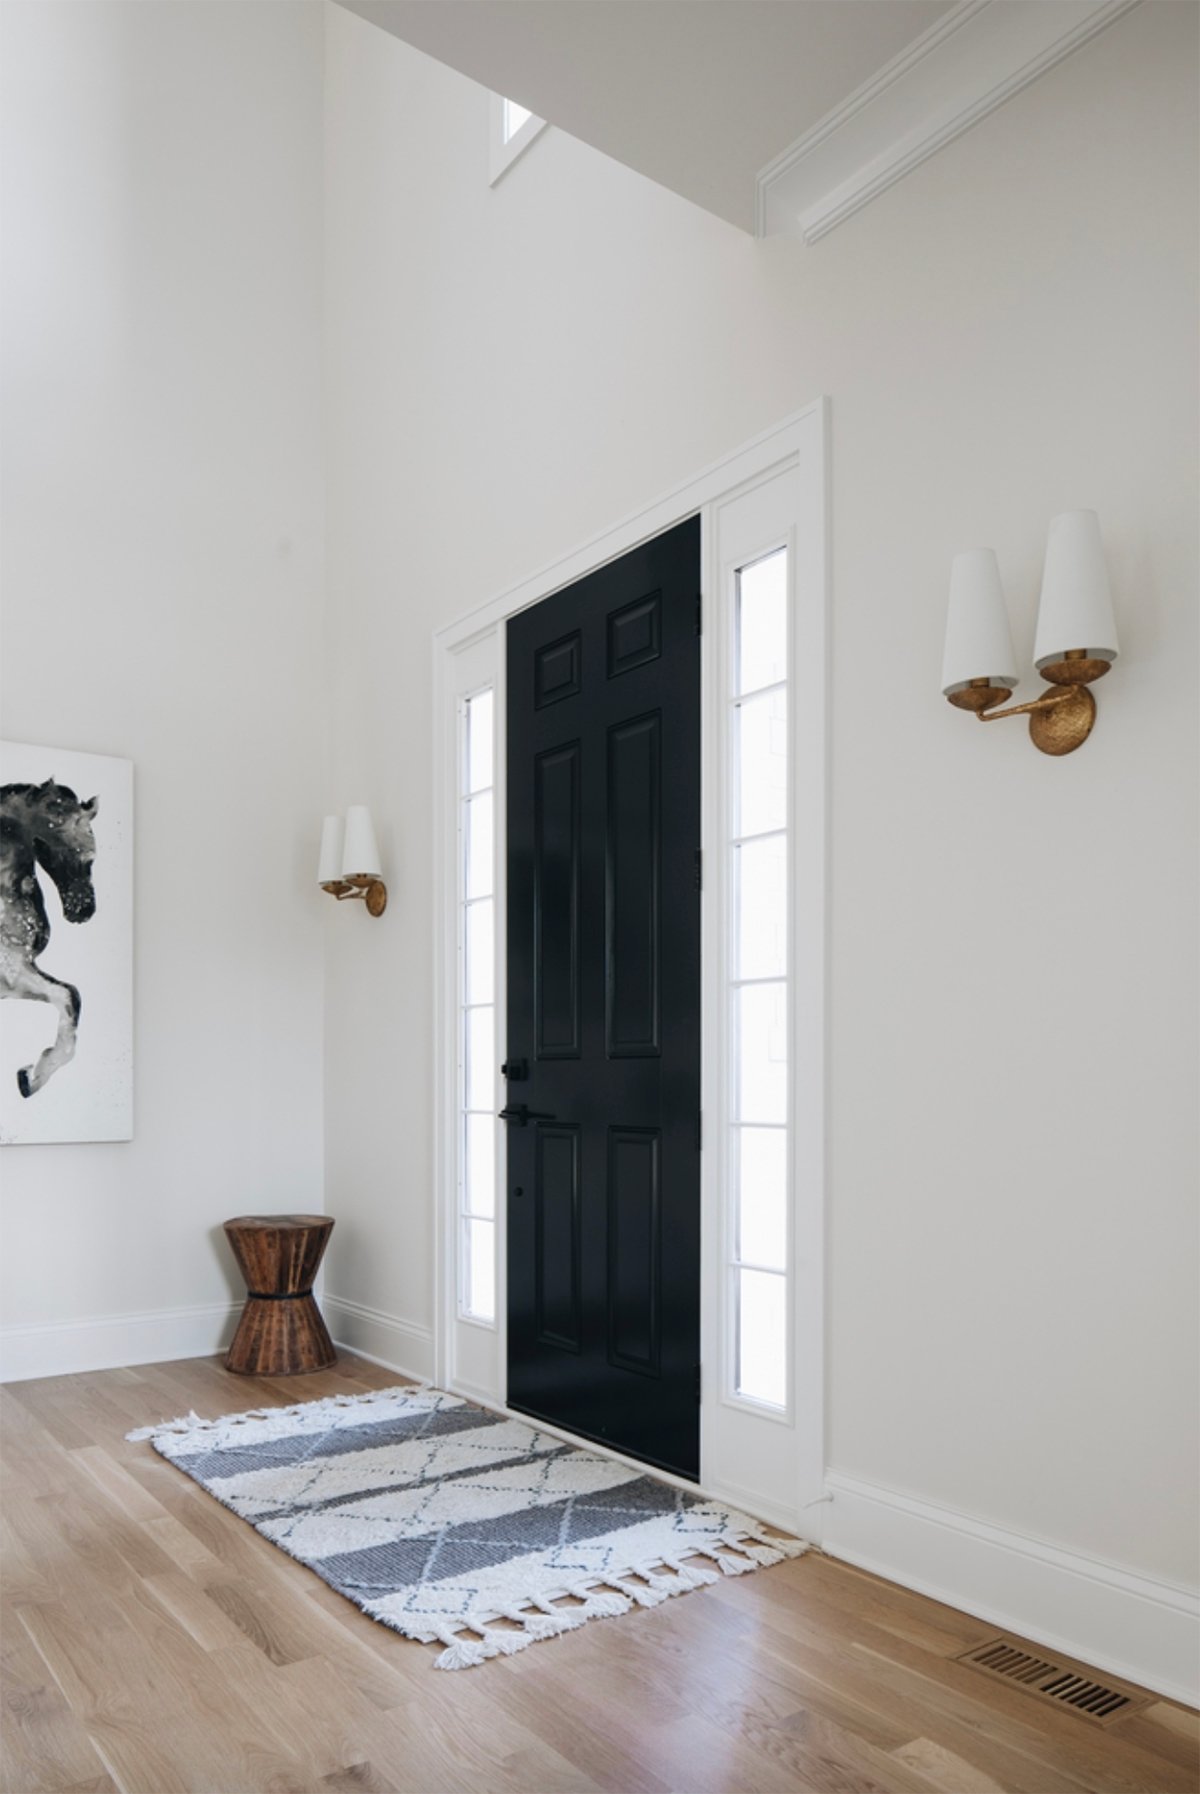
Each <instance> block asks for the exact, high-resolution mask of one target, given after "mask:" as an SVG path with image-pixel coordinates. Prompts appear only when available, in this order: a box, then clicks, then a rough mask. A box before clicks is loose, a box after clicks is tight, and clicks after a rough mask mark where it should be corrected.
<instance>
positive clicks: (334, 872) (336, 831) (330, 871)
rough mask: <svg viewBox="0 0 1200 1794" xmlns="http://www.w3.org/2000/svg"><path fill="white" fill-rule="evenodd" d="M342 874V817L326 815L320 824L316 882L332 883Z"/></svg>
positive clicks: (321, 883) (322, 883)
mask: <svg viewBox="0 0 1200 1794" xmlns="http://www.w3.org/2000/svg"><path fill="white" fill-rule="evenodd" d="M341 876H342V819H341V817H340V816H327V817H326V818H325V821H324V822H323V823H322V825H321V857H320V859H319V860H318V862H317V883H318V884H319V885H328V884H332V883H333V881H334V879H335V878H340V877H341Z"/></svg>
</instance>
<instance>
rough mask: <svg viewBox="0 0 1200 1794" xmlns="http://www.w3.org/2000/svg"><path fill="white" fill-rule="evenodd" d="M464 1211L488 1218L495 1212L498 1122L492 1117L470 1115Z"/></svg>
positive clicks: (468, 1117)
mask: <svg viewBox="0 0 1200 1794" xmlns="http://www.w3.org/2000/svg"><path fill="white" fill-rule="evenodd" d="M463 1210H464V1212H465V1213H466V1214H468V1215H487V1216H488V1217H489V1219H490V1218H491V1217H492V1216H493V1215H494V1214H495V1213H496V1123H495V1121H494V1120H493V1119H492V1117H491V1116H490V1115H468V1116H467V1161H466V1166H465V1168H464V1173H463Z"/></svg>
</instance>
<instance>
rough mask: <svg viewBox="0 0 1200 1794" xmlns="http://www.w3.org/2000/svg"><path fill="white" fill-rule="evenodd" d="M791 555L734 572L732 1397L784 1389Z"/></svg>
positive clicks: (780, 1402)
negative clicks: (789, 604) (789, 591)
mask: <svg viewBox="0 0 1200 1794" xmlns="http://www.w3.org/2000/svg"><path fill="white" fill-rule="evenodd" d="M787 595H788V551H787V549H786V548H778V549H775V550H774V551H772V552H771V553H769V554H766V555H763V556H762V557H761V558H759V559H756V560H754V561H751V562H749V563H747V564H746V565H744V566H742V567H740V568H738V569H736V571H735V574H734V594H733V598H734V603H733V654H732V659H731V666H732V679H731V689H730V691H729V693H728V701H729V708H730V718H729V735H728V739H729V743H730V748H731V764H730V787H731V789H730V804H729V855H730V864H729V890H730V894H731V898H732V901H731V904H730V918H729V920H730V933H731V939H730V951H729V962H728V963H729V968H730V979H729V1037H730V1042H731V1046H732V1053H731V1072H732V1089H731V1091H730V1110H729V1113H730V1120H731V1128H730V1165H729V1187H730V1191H731V1208H730V1228H729V1239H730V1257H729V1275H730V1280H731V1285H732V1288H731V1291H730V1296H731V1304H730V1308H731V1314H732V1317H733V1329H732V1332H733V1338H732V1341H731V1344H732V1358H733V1366H732V1370H733V1390H734V1393H735V1395H737V1396H740V1397H743V1398H746V1399H748V1400H750V1401H753V1402H761V1403H764V1404H765V1405H767V1406H768V1407H772V1408H779V1409H784V1408H786V1406H787V1404H788V1400H789V1389H788V1357H789V1353H788V1337H789V1327H788V1296H789V1291H788V1269H789V1253H790V1231H791V1230H790V1225H789V1203H788V1189H789V1146H790V1141H789V1120H790V1103H789V1089H790V1083H789V1077H788V1011H789V1000H790V992H789V989H788V972H789V967H788V936H789V916H790V901H789V891H788V809H789V791H788V781H789V772H788V682H787V668H788V622H787V610H788V604H787Z"/></svg>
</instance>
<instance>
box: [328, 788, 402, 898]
mask: <svg viewBox="0 0 1200 1794" xmlns="http://www.w3.org/2000/svg"><path fill="white" fill-rule="evenodd" d="M342 834H343V829H342V819H341V817H340V816H327V817H326V818H325V822H324V825H323V827H322V829H321V859H320V864H319V865H318V868H317V883H318V884H319V885H320V887H321V889H322V890H323V891H328V892H329V895H330V896H331V897H336V898H337V900H338V902H339V903H342V902H343V901H344V900H345V899H346V898H347V897H361V898H362V900H363V902H364V903H365V904H366V906H367V914H368V915H369V916H381V915H382V914H383V912H384V910H385V909H386V908H387V886H386V885H385V884H384V882H383V873H382V872H381V870H380V866H379V848H378V846H377V845H376V841H375V830H374V828H373V827H372V825H371V812H370V810H368V809H367V807H366V805H365V804H351V806H350V808H349V809H348V810H347V811H346V825H345V846H343V845H342Z"/></svg>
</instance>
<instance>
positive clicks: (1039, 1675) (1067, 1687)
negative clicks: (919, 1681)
mask: <svg viewBox="0 0 1200 1794" xmlns="http://www.w3.org/2000/svg"><path fill="white" fill-rule="evenodd" d="M958 1661H959V1662H960V1663H968V1664H970V1666H971V1668H972V1669H981V1670H984V1671H985V1672H986V1673H987V1674H988V1675H989V1676H1003V1677H1004V1679H1005V1681H1008V1682H1015V1683H1016V1684H1017V1686H1018V1687H1019V1688H1023V1689H1025V1690H1026V1692H1027V1693H1029V1694H1036V1695H1037V1696H1038V1698H1039V1699H1040V1700H1047V1701H1054V1702H1055V1703H1056V1704H1057V1705H1058V1706H1060V1707H1069V1708H1070V1709H1071V1710H1072V1712H1075V1713H1079V1714H1081V1715H1082V1716H1083V1718H1084V1719H1092V1720H1095V1721H1097V1723H1099V1724H1100V1725H1104V1724H1105V1723H1106V1722H1107V1721H1108V1720H1110V1719H1118V1718H1120V1717H1121V1716H1122V1715H1123V1714H1125V1713H1132V1712H1134V1711H1135V1710H1136V1709H1137V1708H1138V1707H1144V1706H1146V1705H1147V1704H1148V1702H1149V1698H1150V1697H1149V1696H1148V1695H1143V1694H1138V1693H1135V1691H1134V1690H1133V1689H1124V1688H1116V1687H1113V1686H1112V1685H1111V1684H1110V1683H1107V1682H1097V1681H1096V1679H1095V1677H1094V1676H1093V1675H1092V1673H1091V1671H1090V1670H1086V1669H1082V1668H1077V1667H1075V1665H1073V1664H1064V1663H1054V1662H1052V1661H1051V1660H1050V1658H1048V1657H1035V1656H1034V1655H1033V1654H1032V1653H1031V1652H1030V1651H1025V1650H1022V1649H1021V1647H1020V1645H1016V1644H1014V1643H1013V1641H1012V1640H1011V1639H1010V1638H993V1639H991V1640H990V1642H989V1643H987V1644H984V1645H976V1646H975V1648H974V1649H973V1650H970V1651H964V1652H963V1654H962V1656H961V1657H960V1658H959V1659H958Z"/></svg>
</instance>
